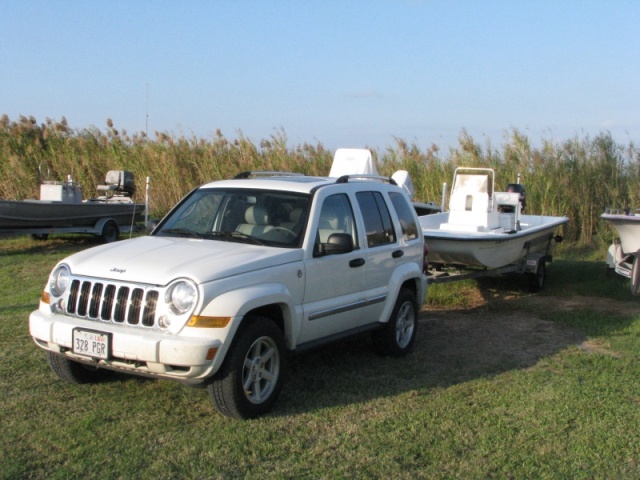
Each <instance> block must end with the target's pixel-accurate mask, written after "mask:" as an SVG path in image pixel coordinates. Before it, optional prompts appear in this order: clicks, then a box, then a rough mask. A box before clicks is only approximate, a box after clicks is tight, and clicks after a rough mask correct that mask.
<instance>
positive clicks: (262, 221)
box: [244, 205, 269, 225]
mask: <svg viewBox="0 0 640 480" xmlns="http://www.w3.org/2000/svg"><path fill="white" fill-rule="evenodd" d="M244 218H245V220H246V221H247V223H252V224H254V225H268V224H269V213H268V212H267V209H266V208H264V207H262V206H260V205H254V206H252V207H249V208H247V211H246V212H245V213H244Z"/></svg>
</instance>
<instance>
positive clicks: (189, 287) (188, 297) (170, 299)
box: [165, 280, 198, 315]
mask: <svg viewBox="0 0 640 480" xmlns="http://www.w3.org/2000/svg"><path fill="white" fill-rule="evenodd" d="M165 302H166V303H167V304H168V305H169V308H170V309H171V312H172V313H174V314H175V315H184V314H185V313H188V312H190V311H191V310H192V309H193V308H194V307H195V306H196V303H197V302H198V287H196V284H195V283H193V282H192V281H191V280H179V281H177V282H176V283H174V284H173V285H171V286H170V287H169V289H168V290H167V293H166V294H165Z"/></svg>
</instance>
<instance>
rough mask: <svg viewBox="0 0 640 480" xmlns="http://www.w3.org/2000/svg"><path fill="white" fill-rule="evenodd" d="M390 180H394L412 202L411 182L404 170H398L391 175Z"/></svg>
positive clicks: (412, 190) (409, 176)
mask: <svg viewBox="0 0 640 480" xmlns="http://www.w3.org/2000/svg"><path fill="white" fill-rule="evenodd" d="M391 178H393V179H394V180H395V182H396V183H397V184H398V186H400V187H402V188H403V189H404V191H405V192H407V195H409V200H411V201H413V194H414V189H413V182H412V181H411V175H409V172H407V171H406V170H398V171H397V172H396V173H394V174H393V175H391Z"/></svg>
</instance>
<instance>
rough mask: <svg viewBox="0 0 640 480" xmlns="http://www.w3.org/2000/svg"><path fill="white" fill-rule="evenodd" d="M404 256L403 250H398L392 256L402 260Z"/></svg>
mask: <svg viewBox="0 0 640 480" xmlns="http://www.w3.org/2000/svg"><path fill="white" fill-rule="evenodd" d="M403 255H404V252H403V251H402V250H396V251H395V252H393V253H392V254H391V256H392V257H393V258H400V257H401V256H403Z"/></svg>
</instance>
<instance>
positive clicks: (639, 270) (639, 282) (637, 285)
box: [630, 250, 640, 297]
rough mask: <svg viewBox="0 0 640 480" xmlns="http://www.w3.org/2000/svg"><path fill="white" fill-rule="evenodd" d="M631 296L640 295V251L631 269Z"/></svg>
mask: <svg viewBox="0 0 640 480" xmlns="http://www.w3.org/2000/svg"><path fill="white" fill-rule="evenodd" d="M630 287H631V295H633V296H636V297H637V296H638V295H640V250H638V251H637V252H636V254H635V256H634V257H633V266H632V267H631V285H630Z"/></svg>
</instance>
